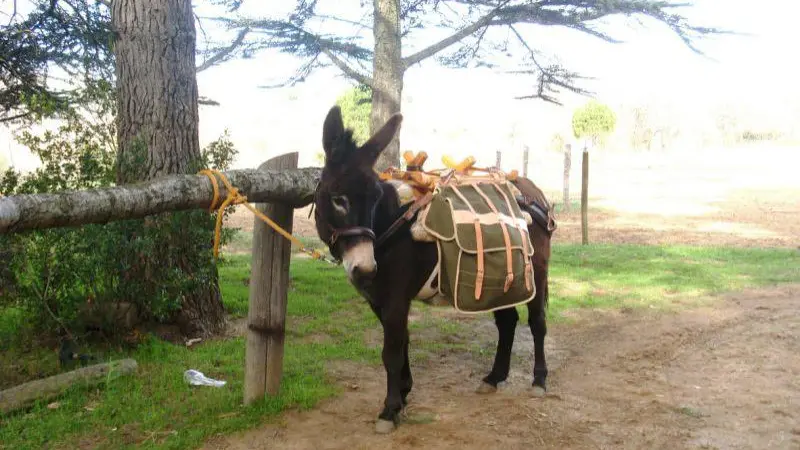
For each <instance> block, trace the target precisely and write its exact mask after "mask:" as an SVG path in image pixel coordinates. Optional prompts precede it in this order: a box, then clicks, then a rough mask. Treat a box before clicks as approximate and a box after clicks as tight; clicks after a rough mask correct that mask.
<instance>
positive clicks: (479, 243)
mask: <svg viewBox="0 0 800 450" xmlns="http://www.w3.org/2000/svg"><path fill="white" fill-rule="evenodd" d="M450 188H451V189H452V190H453V192H455V193H456V195H458V197H459V198H460V199H461V201H463V202H464V204H466V205H467V208H469V210H470V211H471V212H472V214H474V215H475V245H476V247H477V248H476V250H477V252H478V254H477V255H476V256H477V257H478V269H477V270H476V272H477V273H476V274H475V300H480V298H481V293H482V292H483V275H484V261H483V232H482V231H481V219H479V218H478V213H477V212H476V211H475V208H473V207H472V205H470V203H469V202H468V201H467V199H466V197H464V194H462V193H461V191H460V190H459V189H458V187H457V186H456V185H451V186H450ZM456 232H457V231H456Z"/></svg>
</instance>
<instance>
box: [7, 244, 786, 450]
mask: <svg viewBox="0 0 800 450" xmlns="http://www.w3.org/2000/svg"><path fill="white" fill-rule="evenodd" d="M249 261H250V256H249V254H243V255H229V256H227V257H226V258H225V259H224V260H222V261H221V263H220V268H219V269H220V279H221V288H222V292H223V296H224V301H225V306H226V308H227V310H228V311H229V312H230V313H231V314H232V315H234V316H243V315H246V311H247V301H248V293H247V289H248V287H247V280H248V278H249V277H250V269H249ZM551 280H552V281H551V295H550V308H551V309H550V317H551V319H552V320H564V317H566V316H568V314H566V313H568V311H570V310H574V309H576V308H607V309H611V308H621V307H628V308H657V309H659V310H671V309H675V308H679V307H686V306H687V305H691V304H695V303H699V302H704V301H707V299H708V298H709V297H710V296H712V295H714V294H718V293H721V292H725V291H732V290H738V289H742V288H747V287H758V286H765V285H772V284H777V283H783V282H798V281H800V252H797V251H795V250H759V249H719V248H692V247H655V246H633V245H615V246H611V245H591V246H585V247H584V246H580V245H557V246H556V247H555V248H554V251H553V260H552V263H551ZM289 295H290V299H289V303H288V317H287V330H289V335H288V338H287V343H286V360H285V363H284V378H283V382H282V391H281V393H280V395H278V396H277V397H275V398H268V399H264V400H263V401H260V402H257V403H256V404H254V405H251V406H248V407H244V406H242V380H243V368H244V340H243V339H242V338H235V339H228V340H222V339H220V340H212V341H208V342H204V343H201V344H200V345H197V346H194V347H192V348H186V347H185V346H181V345H173V344H169V343H165V342H162V341H158V340H156V339H152V338H151V339H148V340H147V341H146V342H145V343H144V344H143V345H141V346H140V347H138V348H137V349H136V350H133V351H129V352H123V351H112V352H110V353H108V354H106V355H105V357H106V358H107V359H108V358H114V359H115V358H119V357H123V356H124V357H132V358H135V359H136V360H137V361H138V362H139V372H138V374H137V375H136V376H132V377H126V378H119V379H116V380H114V381H112V382H110V383H109V384H107V385H105V386H103V387H100V388H96V389H91V390H87V389H85V388H81V387H77V388H74V389H73V390H71V391H70V392H67V393H66V394H65V395H63V396H61V397H60V398H59V399H58V400H57V402H58V407H57V408H54V409H50V408H48V407H47V404H44V403H43V404H37V405H35V406H33V407H32V408H31V409H29V410H27V411H21V412H17V413H14V414H12V415H9V416H5V417H1V416H0V448H2V449H12V448H13V449H28V448H42V447H47V448H54V449H59V448H76V447H91V448H115V449H116V448H120V449H125V448H134V447H135V448H160V449H161V448H163V449H187V448H194V447H196V446H198V445H200V444H201V443H202V442H204V441H205V440H206V439H208V438H209V437H211V436H214V435H217V434H227V433H231V432H233V431H235V430H240V429H245V428H249V427H253V426H256V425H258V424H260V423H263V422H264V421H268V420H272V419H274V418H275V417H276V416H277V415H278V414H279V413H280V412H281V411H284V410H286V409H287V408H301V409H302V408H310V407H313V406H314V405H315V404H317V402H319V401H320V400H322V399H325V398H329V397H331V396H334V395H336V394H337V392H338V388H337V387H336V385H335V384H334V383H332V382H331V380H329V379H328V378H327V377H326V375H325V365H326V362H328V361H333V360H350V361H356V362H361V363H366V364H380V347H379V346H378V347H375V346H371V345H369V344H368V343H367V342H365V339H364V336H365V335H367V332H368V331H373V332H377V333H378V335H380V331H379V330H380V325H379V324H378V323H377V321H376V320H375V319H374V317H373V315H372V312H371V311H370V310H369V308H368V306H367V305H366V303H365V302H364V301H363V300H360V299H357V298H356V295H355V291H354V290H353V288H352V287H351V286H350V285H349V284H347V282H346V280H345V278H344V274H343V271H342V270H341V268H339V267H334V266H329V265H326V264H324V263H320V262H317V261H311V260H307V259H296V260H295V261H294V262H293V263H292V271H291V286H290V294H289ZM415 307H418V308H421V310H422V311H423V318H422V319H421V320H420V321H418V322H416V323H414V324H413V325H412V326H411V329H412V331H411V332H412V335H414V334H417V333H420V334H422V333H424V334H425V336H426V339H425V340H420V339H417V340H416V342H417V343H418V345H419V346H420V347H419V351H418V352H417V353H416V354H415V356H414V359H415V361H418V360H419V359H421V358H424V357H425V356H424V355H425V353H426V352H428V351H430V352H436V351H438V350H442V349H445V348H447V349H449V350H457V351H462V350H463V351H466V352H470V351H474V350H475V348H474V347H475V345H476V344H475V343H474V340H470V339H466V338H464V337H465V336H467V337H469V336H470V331H469V329H467V326H466V325H463V324H460V323H456V322H455V321H447V320H445V319H441V318H437V317H436V315H435V314H432V311H431V310H430V308H429V307H422V306H415ZM520 309H521V311H522V312H523V318H522V320H523V322H522V323H523V324H524V321H525V320H526V318H525V314H524V311H525V308H520ZM21 321H24V314H23V313H22V312H21V311H19V310H17V309H13V308H9V309H5V310H0V339H2V341H0V342H5V343H8V342H12V340H11V339H12V338H13V337H14V335H15V332H17V331H18V330H19V326H20V325H21V323H20V322H21ZM436 337H438V338H439V339H436ZM412 339H413V337H412ZM478 346H479V347H481V348H483V347H486V348H487V349H488V348H489V347H493V346H494V343H493V342H490V343H486V345H483V344H480V345H478ZM487 346H488V347H487ZM490 350H491V349H490ZM15 352H16V353H15ZM21 353H22V352H21V351H20V350H18V349H17V350H9V351H4V350H3V347H0V357H1V358H2V361H3V364H2V366H3V367H8V366H10V365H13V364H20V362H19V361H17V360H14V359H13V358H14V356H13V355H17V356H19V355H20V354H21ZM24 353H26V355H27V356H26V358H25V359H24V362H23V363H22V364H28V365H30V366H31V367H29V368H27V369H26V370H27V373H30V374H31V375H32V377H35V376H36V374H37V373H41V372H48V371H50V370H56V369H54V368H53V367H51V366H54V365H56V363H55V354H54V353H53V352H52V351H51V350H48V349H37V348H27V349H25V350H24ZM190 368H193V369H197V370H200V371H201V372H203V373H205V374H206V375H207V376H210V377H212V378H217V379H222V380H226V381H227V382H228V384H227V385H226V386H224V387H222V388H212V387H191V386H188V385H187V384H186V383H185V382H184V381H183V371H184V370H186V369H190ZM3 370H6V369H2V368H0V374H2V373H3V372H2V371H3ZM379 401H380V399H376V408H377V407H378V406H379Z"/></svg>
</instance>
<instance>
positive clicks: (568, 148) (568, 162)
mask: <svg viewBox="0 0 800 450" xmlns="http://www.w3.org/2000/svg"><path fill="white" fill-rule="evenodd" d="M571 169H572V144H566V145H565V146H564V212H569V211H570V209H572V205H571V204H570V199H569V172H570V170H571Z"/></svg>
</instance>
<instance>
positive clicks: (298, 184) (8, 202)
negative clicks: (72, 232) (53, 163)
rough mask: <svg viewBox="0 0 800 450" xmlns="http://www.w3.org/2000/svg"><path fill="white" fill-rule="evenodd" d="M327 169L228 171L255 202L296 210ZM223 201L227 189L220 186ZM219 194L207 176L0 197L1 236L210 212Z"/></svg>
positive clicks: (229, 177) (310, 194) (240, 188)
mask: <svg viewBox="0 0 800 450" xmlns="http://www.w3.org/2000/svg"><path fill="white" fill-rule="evenodd" d="M320 173H321V169H318V168H304V169H292V170H254V169H246V170H231V171H228V172H224V175H225V176H226V177H227V178H228V179H229V180H230V182H231V183H232V184H233V186H234V187H236V188H238V189H239V192H240V193H242V194H244V195H245V196H247V199H248V201H249V202H254V203H266V202H270V203H282V204H286V205H290V206H293V207H295V208H299V207H303V206H306V205H308V204H309V203H311V201H312V200H313V198H314V190H315V189H316V186H317V181H318V179H319V176H320ZM219 187H220V193H219V195H220V198H221V199H224V198H225V196H226V195H227V190H226V189H225V187H224V186H223V185H222V183H219ZM213 195H214V191H213V188H212V185H211V180H209V179H208V177H206V176H204V175H170V176H164V177H160V178H156V179H153V180H150V181H146V182H142V183H137V184H130V185H124V186H115V187H111V188H104V189H91V190H86V191H73V192H61V193H55V194H26V195H14V196H10V197H0V234H5V233H13V232H19V231H24V230H35V229H43V228H57V227H69V226H77V225H85V224H90V223H107V222H111V221H115V220H125V219H138V218H142V217H146V216H149V215H153V214H159V213H163V212H167V211H181V210H188V209H201V208H208V207H209V206H210V204H211V201H212V199H213Z"/></svg>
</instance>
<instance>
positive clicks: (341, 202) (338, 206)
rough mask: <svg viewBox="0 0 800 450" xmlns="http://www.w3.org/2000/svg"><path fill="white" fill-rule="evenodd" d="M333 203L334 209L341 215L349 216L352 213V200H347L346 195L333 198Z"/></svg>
mask: <svg viewBox="0 0 800 450" xmlns="http://www.w3.org/2000/svg"><path fill="white" fill-rule="evenodd" d="M331 203H333V208H334V209H335V210H336V212H338V213H339V214H341V215H345V214H347V212H348V211H350V200H348V199H347V197H346V196H344V195H337V196H334V197H331Z"/></svg>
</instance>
